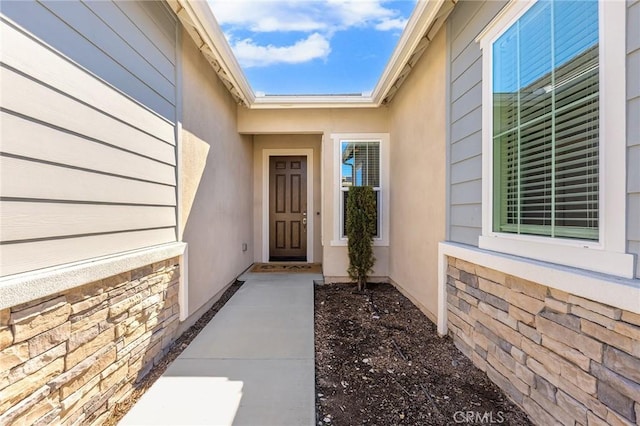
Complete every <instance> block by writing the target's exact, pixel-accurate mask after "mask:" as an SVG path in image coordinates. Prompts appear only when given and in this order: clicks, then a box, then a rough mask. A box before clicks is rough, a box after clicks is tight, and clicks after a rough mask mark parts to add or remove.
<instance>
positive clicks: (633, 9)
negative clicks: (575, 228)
mask: <svg viewBox="0 0 640 426" xmlns="http://www.w3.org/2000/svg"><path fill="white" fill-rule="evenodd" d="M627 8H628V9H627V174H628V176H627V192H628V200H627V229H628V231H627V233H628V239H629V244H628V250H629V252H630V253H634V254H636V255H637V256H638V257H639V258H640V77H638V76H640V1H636V2H631V1H630V2H627ZM636 277H638V278H640V259H639V260H638V261H637V262H636Z"/></svg>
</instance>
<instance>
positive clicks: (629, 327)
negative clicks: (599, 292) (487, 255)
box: [446, 257, 640, 425]
mask: <svg viewBox="0 0 640 426" xmlns="http://www.w3.org/2000/svg"><path fill="white" fill-rule="evenodd" d="M446 274H447V315H448V327H449V334H450V335H451V336H452V337H453V339H454V342H455V344H456V346H457V347H458V348H459V349H460V351H462V352H463V353H464V354H465V355H466V356H467V357H469V358H470V359H471V360H473V362H474V364H475V365H476V366H477V367H478V368H480V369H481V370H483V371H485V372H486V373H487V375H488V376H489V378H490V379H491V380H492V381H493V382H495V383H496V384H497V385H498V386H500V388H502V390H504V391H505V393H506V394H507V395H508V396H509V397H510V398H511V399H512V400H513V401H514V402H516V403H517V404H518V405H520V407H522V408H523V409H524V410H525V411H526V412H527V414H528V415H529V416H530V417H531V419H532V420H533V421H534V422H536V423H537V424H540V425H547V424H556V423H560V424H563V425H606V424H609V425H618V424H620V425H628V424H631V425H633V424H639V423H640V315H638V314H635V313H632V312H629V311H625V310H622V309H619V308H615V307H612V306H608V305H604V304H602V303H598V302H594V301H591V300H587V299H584V298H581V297H578V296H575V295H572V294H569V293H565V292H562V291H560V290H556V289H553V288H550V287H546V286H542V285H540V284H537V283H534V282H531V281H526V280H523V279H520V278H518V277H515V276H513V275H507V274H504V273H501V272H499V271H496V270H493V269H488V268H485V267H483V266H481V265H476V264H473V263H469V262H466V261H464V260H461V259H456V258H454V257H448V266H447V272H446Z"/></svg>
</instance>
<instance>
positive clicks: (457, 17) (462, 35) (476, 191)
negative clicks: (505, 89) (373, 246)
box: [448, 1, 506, 246]
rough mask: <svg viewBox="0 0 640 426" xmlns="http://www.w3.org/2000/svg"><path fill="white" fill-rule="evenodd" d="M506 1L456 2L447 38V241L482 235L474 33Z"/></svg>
mask: <svg viewBox="0 0 640 426" xmlns="http://www.w3.org/2000/svg"><path fill="white" fill-rule="evenodd" d="M505 3H506V2H502V1H501V2H498V1H488V2H482V1H469V2H466V1H465V2H459V3H458V5H457V6H456V8H455V10H454V11H453V13H452V14H451V16H450V17H449V19H450V33H449V34H450V35H451V37H450V39H449V46H448V48H449V56H450V58H451V63H450V64H449V76H448V77H449V84H450V86H449V94H450V95H449V96H450V105H449V108H450V110H449V116H450V123H449V126H450V128H449V135H450V146H449V159H450V164H449V168H450V169H449V173H450V182H449V185H450V188H449V191H450V192H449V199H450V217H449V238H450V239H451V240H452V241H456V242H459V243H464V244H471V245H474V246H477V245H478V237H479V236H480V234H481V233H482V55H481V51H480V45H479V44H478V43H476V42H475V38H476V37H477V35H478V34H479V33H480V31H482V30H483V29H484V27H485V26H486V25H487V24H488V23H489V21H491V19H493V17H494V16H495V15H496V14H497V13H498V12H499V11H500V9H502V7H503V6H504V5H505Z"/></svg>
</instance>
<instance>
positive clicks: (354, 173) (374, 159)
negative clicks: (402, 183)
mask: <svg viewBox="0 0 640 426" xmlns="http://www.w3.org/2000/svg"><path fill="white" fill-rule="evenodd" d="M340 156H341V162H342V164H341V165H340V190H341V191H342V197H340V204H341V206H340V211H341V226H340V229H341V232H342V235H341V236H342V237H346V235H347V228H346V223H347V221H346V214H347V194H348V193H349V188H350V187H352V186H371V187H373V190H374V192H375V193H376V204H377V207H378V215H377V221H376V230H375V234H374V237H376V238H378V237H380V216H381V215H380V204H381V203H380V181H381V174H380V141H341V142H340Z"/></svg>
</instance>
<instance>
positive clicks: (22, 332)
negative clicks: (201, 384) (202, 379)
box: [0, 258, 180, 425]
mask: <svg viewBox="0 0 640 426" xmlns="http://www.w3.org/2000/svg"><path fill="white" fill-rule="evenodd" d="M179 274H180V270H179V266H178V258H173V259H169V260H166V261H162V262H159V263H154V264H152V265H148V266H145V267H142V268H139V269H136V270H133V271H130V272H126V273H123V274H119V275H116V276H113V277H110V278H107V279H104V280H100V281H97V282H93V283H90V284H87V285H84V286H81V287H78V288H75V289H73V290H69V291H66V292H64V293H61V294H57V295H53V296H51V297H47V298H43V299H40V300H36V301H33V302H29V303H25V304H23V305H19V306H14V307H12V308H10V309H4V310H0V424H3V425H7V424H28V425H39V424H101V423H102V422H104V420H106V418H107V417H108V416H109V414H110V410H112V409H113V407H114V405H115V404H116V403H117V402H118V401H121V400H123V399H124V398H126V397H128V396H129V395H130V393H131V392H132V390H133V385H134V383H135V382H136V381H137V380H139V379H141V378H142V377H143V376H144V375H145V374H146V373H147V372H149V370H150V369H151V367H152V366H153V364H154V363H155V362H157V361H158V360H159V359H160V358H162V356H163V355H164V353H165V350H166V349H167V348H168V347H169V346H170V345H171V343H173V341H174V340H175V338H176V337H177V336H176V333H177V328H178V324H179V319H178V318H179V312H178V309H179V307H178V278H179Z"/></svg>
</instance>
